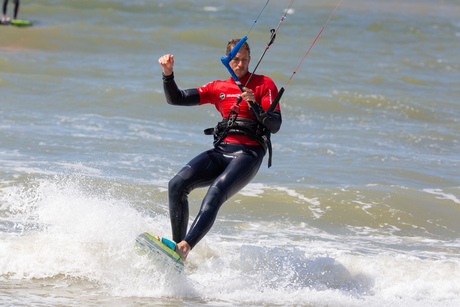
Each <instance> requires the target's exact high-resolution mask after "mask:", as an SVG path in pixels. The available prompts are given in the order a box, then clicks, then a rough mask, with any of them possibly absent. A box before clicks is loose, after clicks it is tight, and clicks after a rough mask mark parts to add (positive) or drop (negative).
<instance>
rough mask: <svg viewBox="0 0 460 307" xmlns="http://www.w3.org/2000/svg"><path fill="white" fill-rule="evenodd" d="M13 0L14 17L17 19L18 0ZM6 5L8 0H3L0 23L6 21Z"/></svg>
mask: <svg viewBox="0 0 460 307" xmlns="http://www.w3.org/2000/svg"><path fill="white" fill-rule="evenodd" d="M13 1H14V18H13V19H17V17H18V11H19V0H13ZM7 6H8V0H3V15H2V23H5V22H8V20H7V18H6V8H7Z"/></svg>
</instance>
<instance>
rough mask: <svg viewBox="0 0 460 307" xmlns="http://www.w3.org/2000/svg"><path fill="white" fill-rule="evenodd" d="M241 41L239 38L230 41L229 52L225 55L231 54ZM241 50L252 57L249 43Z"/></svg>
mask: <svg viewBox="0 0 460 307" xmlns="http://www.w3.org/2000/svg"><path fill="white" fill-rule="evenodd" d="M239 41H240V39H238V38H234V39H232V40H230V41H229V42H228V44H227V51H226V52H225V54H229V52H230V51H232V49H233V47H235V45H236V44H238V42H239ZM241 49H244V50H247V51H248V55H251V48H249V45H248V43H247V42H244V44H243V46H241Z"/></svg>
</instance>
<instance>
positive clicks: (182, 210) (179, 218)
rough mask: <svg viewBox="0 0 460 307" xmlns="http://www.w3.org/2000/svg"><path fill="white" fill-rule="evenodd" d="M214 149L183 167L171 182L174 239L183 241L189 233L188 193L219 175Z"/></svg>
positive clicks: (206, 184) (171, 212) (170, 197)
mask: <svg viewBox="0 0 460 307" xmlns="http://www.w3.org/2000/svg"><path fill="white" fill-rule="evenodd" d="M214 160H215V157H214V153H213V150H209V151H206V152H203V153H201V154H200V155H198V156H197V157H195V158H194V159H193V160H192V161H190V162H189V163H188V164H187V165H186V166H185V167H183V168H182V169H181V170H180V171H179V173H177V175H176V176H174V178H173V179H171V181H170V182H169V186H168V194H169V215H170V219H171V228H172V235H173V240H174V241H175V242H176V243H179V242H181V241H182V240H183V239H184V238H185V235H186V233H187V226H188V219H189V206H188V194H189V193H190V192H191V191H192V190H193V189H195V188H198V187H204V186H208V185H210V184H211V182H212V181H213V180H214V179H215V178H216V177H217V176H218V174H219V173H220V171H219V170H218V169H216V167H215V166H216V165H218V163H216V162H215V161H214Z"/></svg>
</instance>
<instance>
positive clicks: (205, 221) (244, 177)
mask: <svg viewBox="0 0 460 307" xmlns="http://www.w3.org/2000/svg"><path fill="white" fill-rule="evenodd" d="M248 147H249V146H248ZM250 147H253V148H254V150H253V151H252V150H251V151H244V152H243V151H239V152H238V153H233V157H231V158H229V161H230V162H229V163H228V165H227V167H226V168H225V170H224V171H223V172H222V174H220V175H219V176H218V177H217V178H216V179H215V180H214V182H213V183H212V185H211V186H210V187H209V190H208V193H207V194H206V196H205V198H204V199H203V202H202V204H201V208H200V212H199V213H198V215H197V217H196V218H195V221H194V222H193V224H192V227H191V228H190V230H189V232H188V233H187V236H186V237H185V239H184V240H185V241H186V242H188V244H190V246H191V247H192V248H193V247H194V246H195V245H196V244H197V243H198V242H199V241H200V240H201V239H202V238H203V237H204V236H205V235H206V233H208V231H209V230H210V229H211V227H212V225H213V224H214V222H215V220H216V217H217V213H218V211H219V209H220V207H221V206H222V204H223V203H224V202H225V201H226V200H227V199H229V198H230V197H232V196H233V195H235V194H236V193H237V192H238V191H240V190H241V189H242V188H244V187H245V186H246V185H247V184H248V183H249V182H250V181H251V180H252V179H253V178H254V177H255V175H256V174H257V172H258V170H259V168H260V164H261V163H262V160H263V156H264V151H263V149H262V148H261V147H259V146H250Z"/></svg>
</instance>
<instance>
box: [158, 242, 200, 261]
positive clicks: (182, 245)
mask: <svg viewBox="0 0 460 307" xmlns="http://www.w3.org/2000/svg"><path fill="white" fill-rule="evenodd" d="M155 238H157V240H158V241H160V242H161V239H160V236H156V237H155ZM191 250H192V248H191V247H190V245H189V244H188V243H187V242H186V241H182V242H179V243H177V244H176V249H175V250H174V251H175V252H176V253H177V254H178V255H179V256H180V257H181V258H182V261H184V262H185V259H186V258H187V255H188V253H189V252H190V251H191Z"/></svg>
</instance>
